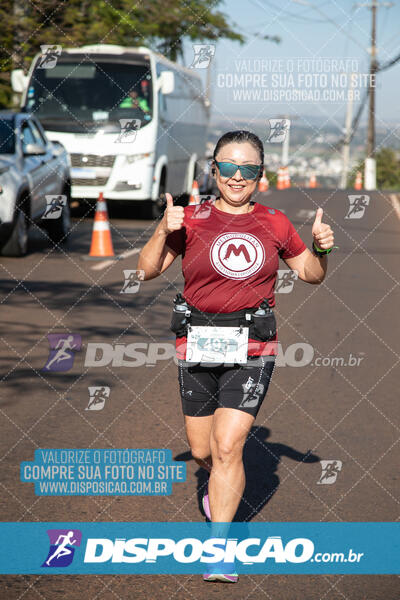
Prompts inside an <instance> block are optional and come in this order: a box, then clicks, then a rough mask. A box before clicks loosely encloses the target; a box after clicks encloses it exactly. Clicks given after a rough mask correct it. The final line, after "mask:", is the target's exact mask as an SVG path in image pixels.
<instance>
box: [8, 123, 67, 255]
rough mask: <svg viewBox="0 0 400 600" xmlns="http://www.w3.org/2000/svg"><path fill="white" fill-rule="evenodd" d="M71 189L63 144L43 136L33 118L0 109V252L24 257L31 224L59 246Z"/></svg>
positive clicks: (41, 130) (62, 236)
mask: <svg viewBox="0 0 400 600" xmlns="http://www.w3.org/2000/svg"><path fill="white" fill-rule="evenodd" d="M70 190H71V177H70V159H69V156H68V154H67V152H66V150H65V148H64V146H63V145H62V144H60V143H58V142H51V141H50V140H49V139H48V138H47V136H46V134H45V132H44V130H43V128H42V126H41V125H40V123H39V121H38V120H37V119H36V118H35V116H34V115H32V114H29V113H22V112H20V113H16V112H11V111H0V252H1V254H2V255H4V256H23V255H24V254H26V252H27V248H28V229H29V226H32V225H36V226H38V225H40V226H41V227H43V228H44V229H45V230H46V231H47V233H48V236H49V239H50V240H51V241H52V242H53V243H56V244H59V243H62V242H64V241H65V240H66V239H67V237H68V233H69V229H70V196H71V194H70ZM57 206H58V209H57V210H54V208H57ZM54 217H56V218H54Z"/></svg>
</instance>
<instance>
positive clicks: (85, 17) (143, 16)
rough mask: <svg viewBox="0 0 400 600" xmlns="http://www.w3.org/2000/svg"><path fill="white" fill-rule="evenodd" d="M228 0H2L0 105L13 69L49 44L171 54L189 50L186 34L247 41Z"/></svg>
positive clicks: (7, 98) (7, 96)
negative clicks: (225, 8)
mask: <svg viewBox="0 0 400 600" xmlns="http://www.w3.org/2000/svg"><path fill="white" fill-rule="evenodd" d="M221 3H222V0H216V1H213V2H212V3H210V2H209V0H185V1H182V0H141V1H139V0H138V1H137V2H135V0H134V1H133V2H132V0H113V1H112V3H111V2H109V1H108V0H67V2H60V3H54V0H34V1H33V2H24V1H23V0H13V2H11V3H10V2H9V1H7V0H0V19H1V23H2V27H1V28H0V64H1V68H0V105H2V106H5V105H8V104H9V102H10V100H11V96H12V92H11V89H10V71H11V70H12V69H18V68H20V69H21V68H22V69H23V70H24V71H25V72H27V70H28V68H29V65H30V63H31V61H32V58H33V56H34V55H35V54H36V53H37V52H39V51H40V46H41V45H43V44H59V45H61V46H62V47H63V48H71V47H72V48H73V47H79V46H82V45H84V44H120V45H123V46H136V45H148V46H150V47H152V48H154V49H156V50H158V51H160V52H162V53H163V54H165V55H166V56H168V57H169V58H170V59H171V60H177V58H179V57H182V54H183V42H184V40H185V39H187V40H192V41H200V42H201V41H216V40H218V39H220V38H228V39H231V40H236V41H238V42H239V43H243V42H244V37H243V36H242V35H241V34H240V33H237V32H236V31H235V30H234V27H235V24H231V23H229V20H228V18H227V17H226V16H225V15H224V14H223V13H222V12H220V11H219V10H217V8H216V7H217V6H218V5H219V4H221Z"/></svg>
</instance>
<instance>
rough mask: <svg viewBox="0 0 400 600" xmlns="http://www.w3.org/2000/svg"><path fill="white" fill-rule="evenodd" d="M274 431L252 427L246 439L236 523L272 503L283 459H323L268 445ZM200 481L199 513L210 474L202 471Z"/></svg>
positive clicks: (184, 458) (181, 457) (182, 456)
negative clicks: (242, 491) (242, 488)
mask: <svg viewBox="0 0 400 600" xmlns="http://www.w3.org/2000/svg"><path fill="white" fill-rule="evenodd" d="M270 435H271V430H270V429H268V428H267V427H256V426H255V427H252V428H251V430H250V433H249V436H248V438H247V441H246V444H245V447H244V452H243V462H244V468H245V472H246V487H245V490H244V493H243V497H242V500H241V502H240V504H239V508H238V510H237V512H236V515H235V518H234V521H241V522H242V521H251V520H252V519H253V518H254V517H255V516H256V515H257V514H258V513H259V512H261V510H262V509H263V507H264V506H265V505H266V504H267V503H268V502H269V501H270V499H271V498H272V496H273V495H274V493H275V492H276V490H277V489H278V487H279V483H280V481H279V477H278V475H277V470H278V466H279V463H280V461H281V457H282V456H287V457H288V458H291V459H292V460H294V461H296V462H304V463H315V462H318V461H319V460H320V458H319V457H318V456H317V455H315V454H312V452H311V450H309V451H308V452H307V453H306V454H303V453H302V452H299V451H298V450H295V449H294V448H291V447H290V446H287V445H286V444H279V443H272V442H267V441H266V440H267V439H268V438H269V437H270ZM174 460H181V461H185V462H187V461H189V460H193V458H192V455H191V453H190V452H183V453H182V454H178V455H177V456H175V457H174ZM195 475H196V477H197V500H198V504H199V510H200V511H201V512H203V510H202V508H201V500H202V497H203V493H204V489H205V484H206V481H207V474H206V471H205V470H204V469H201V468H199V469H198V470H197V471H196V473H195Z"/></svg>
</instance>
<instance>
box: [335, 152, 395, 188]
mask: <svg viewBox="0 0 400 600" xmlns="http://www.w3.org/2000/svg"><path fill="white" fill-rule="evenodd" d="M375 159H376V187H377V188H378V189H379V190H390V189H392V190H393V189H399V188H400V161H399V159H398V158H397V155H396V151H395V150H393V148H380V149H379V150H378V151H377V152H376V153H375ZM357 171H361V173H362V175H363V182H364V161H360V162H359V163H358V164H357V165H356V166H355V167H354V168H353V169H352V171H351V172H350V174H349V177H348V182H347V187H349V188H352V187H354V181H355V178H356V173H357Z"/></svg>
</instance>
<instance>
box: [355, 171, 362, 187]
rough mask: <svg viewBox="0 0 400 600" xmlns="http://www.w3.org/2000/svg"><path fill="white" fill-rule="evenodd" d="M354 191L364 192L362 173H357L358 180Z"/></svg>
mask: <svg viewBox="0 0 400 600" xmlns="http://www.w3.org/2000/svg"><path fill="white" fill-rule="evenodd" d="M354 189H355V190H362V175H361V171H357V173H356V179H355V181H354Z"/></svg>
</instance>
